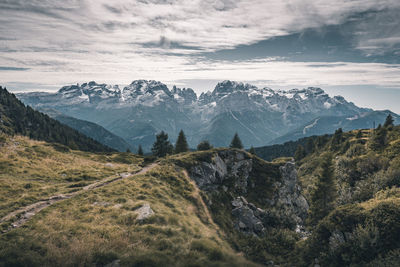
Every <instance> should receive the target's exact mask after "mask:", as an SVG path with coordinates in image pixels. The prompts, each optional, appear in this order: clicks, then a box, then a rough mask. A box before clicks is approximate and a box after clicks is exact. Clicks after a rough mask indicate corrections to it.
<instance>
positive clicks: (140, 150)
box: [137, 145, 143, 156]
mask: <svg viewBox="0 0 400 267" xmlns="http://www.w3.org/2000/svg"><path fill="white" fill-rule="evenodd" d="M137 153H138V155H139V156H143V148H142V145H139V148H138V152H137Z"/></svg>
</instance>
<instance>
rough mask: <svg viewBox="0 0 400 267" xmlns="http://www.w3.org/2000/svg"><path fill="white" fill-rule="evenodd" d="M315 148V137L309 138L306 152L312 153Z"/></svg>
mask: <svg viewBox="0 0 400 267" xmlns="http://www.w3.org/2000/svg"><path fill="white" fill-rule="evenodd" d="M314 148H315V143H314V139H312V138H308V140H307V143H306V147H305V152H306V154H310V153H312V152H314Z"/></svg>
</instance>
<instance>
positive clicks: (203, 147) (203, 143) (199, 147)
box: [197, 140, 213, 151]
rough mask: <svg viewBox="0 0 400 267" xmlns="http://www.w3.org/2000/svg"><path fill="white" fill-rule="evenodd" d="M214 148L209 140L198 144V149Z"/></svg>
mask: <svg viewBox="0 0 400 267" xmlns="http://www.w3.org/2000/svg"><path fill="white" fill-rule="evenodd" d="M212 148H213V146H212V145H211V144H210V142H208V141H207V140H204V141H201V142H200V143H199V144H198V145H197V150H198V151H203V150H209V149H212Z"/></svg>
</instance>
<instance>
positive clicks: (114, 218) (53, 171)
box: [0, 137, 254, 266]
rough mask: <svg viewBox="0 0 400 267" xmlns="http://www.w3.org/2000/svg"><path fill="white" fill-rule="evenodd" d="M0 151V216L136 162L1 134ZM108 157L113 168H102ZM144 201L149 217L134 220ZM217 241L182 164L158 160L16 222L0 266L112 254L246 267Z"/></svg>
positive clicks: (87, 261) (5, 238)
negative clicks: (5, 138)
mask: <svg viewBox="0 0 400 267" xmlns="http://www.w3.org/2000/svg"><path fill="white" fill-rule="evenodd" d="M15 142H17V143H18V144H16V143H15ZM11 147H12V149H11ZM1 149H4V150H3V151H8V150H10V149H11V152H10V153H8V152H7V153H2V157H3V159H4V160H3V159H2V160H1V161H0V162H2V164H3V167H2V169H1V170H2V174H1V179H2V181H1V182H2V184H3V182H4V184H6V185H8V186H2V187H1V190H2V191H3V192H2V196H3V197H4V196H5V197H4V201H3V200H2V203H8V204H6V205H3V206H2V208H1V212H2V213H7V212H9V211H11V210H13V209H15V208H16V207H18V206H21V205H25V204H29V203H30V202H34V201H35V200H37V199H40V198H43V196H49V195H53V194H55V193H58V192H67V191H69V190H74V189H75V188H70V186H71V185H74V184H76V183H81V182H85V183H86V182H87V179H82V176H83V175H86V176H87V177H92V178H90V179H89V180H91V179H93V180H95V179H100V178H102V177H105V176H107V175H112V174H114V173H115V172H122V171H127V170H130V171H132V170H136V169H137V168H138V163H140V159H138V158H132V161H133V164H126V163H119V162H118V161H121V159H124V157H122V156H127V154H118V153H115V154H111V155H109V156H107V155H96V154H90V153H84V152H77V151H72V152H67V153H65V152H58V151H56V150H55V149H54V148H53V147H52V146H51V145H49V144H46V143H44V142H37V141H31V140H28V139H26V138H23V137H16V138H15V139H14V140H11V139H9V140H8V141H7V144H6V146H4V147H2V148H1ZM38 151H39V152H38ZM121 155H122V156H121ZM118 158H119V159H118ZM109 162H112V163H113V165H114V166H113V167H114V168H110V167H107V166H105V163H109ZM62 174H67V175H66V176H64V175H62ZM70 178H71V179H70ZM70 180H71V181H70ZM27 184H31V185H30V186H26V185H27ZM26 187H28V188H26ZM144 203H149V204H150V206H151V208H152V209H153V210H154V212H155V215H154V216H153V217H151V218H149V219H148V220H147V221H145V222H144V223H139V222H138V221H136V216H137V215H136V212H135V209H137V208H138V207H140V206H141V205H142V204H144ZM225 239H226V237H225V234H224V233H223V232H222V231H221V230H220V229H219V228H218V227H217V226H215V224H213V223H212V222H210V220H209V218H208V217H207V213H206V212H205V210H204V205H201V201H200V196H199V193H198V191H197V190H195V187H194V186H193V184H192V183H191V181H190V180H189V179H188V177H186V176H185V174H184V172H183V169H181V168H179V167H177V166H174V165H172V164H170V163H168V162H164V163H163V162H160V163H159V165H158V167H155V168H154V169H152V170H150V171H149V172H148V173H146V174H145V175H138V176H135V177H131V178H126V179H123V180H119V181H116V182H114V183H111V184H108V185H107V186H104V187H102V188H97V189H94V190H92V191H88V192H84V193H82V194H80V195H77V196H75V197H73V198H71V199H67V200H64V201H61V202H58V203H56V204H54V205H52V206H50V207H48V208H46V209H44V210H42V211H41V212H40V213H38V214H37V215H35V216H34V217H33V218H32V219H31V220H30V221H28V222H27V223H26V224H25V225H24V226H23V227H21V228H18V229H14V230H12V231H10V232H8V233H6V234H3V235H1V236H0V266H13V265H30V266H55V265H61V266H65V265H67V266H72V265H74V266H84V265H85V266H94V265H100V266H101V265H104V264H107V263H110V262H112V261H113V260H115V259H120V260H121V264H122V265H127V264H129V265H130V266H152V265H158V266H160V265H162V266H165V265H170V266H199V265H200V266H204V265H211V266H219V265H226V266H243V265H249V266H252V265H254V264H252V263H250V262H248V261H246V260H245V259H244V257H243V256H241V255H240V254H237V253H236V252H235V251H234V250H233V249H232V248H231V246H230V245H229V243H228V242H227V241H226V240H225Z"/></svg>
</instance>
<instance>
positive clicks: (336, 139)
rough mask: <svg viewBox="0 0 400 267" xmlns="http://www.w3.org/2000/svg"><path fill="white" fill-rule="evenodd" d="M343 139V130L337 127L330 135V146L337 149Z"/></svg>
mask: <svg viewBox="0 0 400 267" xmlns="http://www.w3.org/2000/svg"><path fill="white" fill-rule="evenodd" d="M342 141H343V130H342V128H339V129H337V130H336V131H335V133H334V134H333V137H332V148H333V149H337V148H338V147H339V145H340V144H341V143H342Z"/></svg>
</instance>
